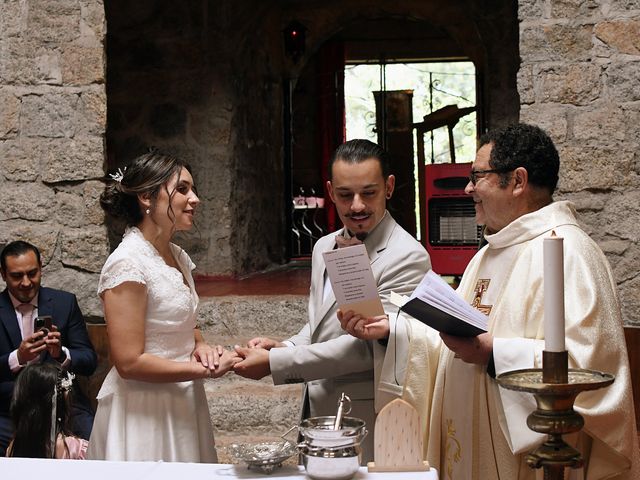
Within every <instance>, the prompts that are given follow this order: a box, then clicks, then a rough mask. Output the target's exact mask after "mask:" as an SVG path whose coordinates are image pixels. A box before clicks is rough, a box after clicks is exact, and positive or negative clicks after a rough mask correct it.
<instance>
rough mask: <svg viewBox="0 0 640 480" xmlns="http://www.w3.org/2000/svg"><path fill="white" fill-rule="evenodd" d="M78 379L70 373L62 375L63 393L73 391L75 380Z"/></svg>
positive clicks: (61, 385) (61, 386)
mask: <svg viewBox="0 0 640 480" xmlns="http://www.w3.org/2000/svg"><path fill="white" fill-rule="evenodd" d="M75 378H76V376H75V374H74V373H72V372H69V371H66V372H64V373H61V374H60V388H61V389H62V391H63V392H68V391H69V390H71V386H72V385H73V380H74V379H75Z"/></svg>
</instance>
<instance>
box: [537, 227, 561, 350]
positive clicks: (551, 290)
mask: <svg viewBox="0 0 640 480" xmlns="http://www.w3.org/2000/svg"><path fill="white" fill-rule="evenodd" d="M563 241H564V240H563V238H562V237H558V236H556V234H555V232H552V234H551V237H549V238H545V239H544V240H543V250H542V251H543V264H544V270H543V273H544V276H543V278H544V280H543V283H544V349H545V350H546V351H547V352H564V350H565V345H564V335H565V333H564V251H563Z"/></svg>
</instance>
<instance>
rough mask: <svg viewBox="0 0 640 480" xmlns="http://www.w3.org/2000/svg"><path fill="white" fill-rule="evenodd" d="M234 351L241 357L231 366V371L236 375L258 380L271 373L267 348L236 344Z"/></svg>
mask: <svg viewBox="0 0 640 480" xmlns="http://www.w3.org/2000/svg"><path fill="white" fill-rule="evenodd" d="M235 350H236V353H237V354H238V355H239V356H240V357H241V358H242V360H240V361H239V362H238V363H236V364H235V365H234V366H233V371H234V372H236V373H237V374H238V375H240V376H242V377H245V378H251V379H252V380H260V379H261V378H263V377H266V376H267V375H269V374H271V367H270V365H269V350H265V349H264V348H255V347H254V348H249V347H241V346H239V345H236V347H235Z"/></svg>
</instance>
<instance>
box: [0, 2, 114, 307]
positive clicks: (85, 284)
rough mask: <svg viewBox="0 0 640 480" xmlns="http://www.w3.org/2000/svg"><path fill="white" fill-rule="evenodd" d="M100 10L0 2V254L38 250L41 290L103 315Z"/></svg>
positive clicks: (98, 5)
mask: <svg viewBox="0 0 640 480" xmlns="http://www.w3.org/2000/svg"><path fill="white" fill-rule="evenodd" d="M104 35H105V22H104V7H103V5H102V1H100V0H28V1H20V0H1V1H0V244H5V243H7V242H9V241H11V240H15V239H24V240H28V241H31V242H33V243H34V244H36V245H37V246H38V247H40V248H41V250H42V254H43V261H44V265H45V268H44V272H45V273H44V275H45V276H44V284H45V285H48V286H51V287H58V288H63V289H66V290H70V291H73V292H76V293H77V294H78V296H79V298H80V302H81V304H82V306H83V309H84V311H85V313H87V314H88V315H99V311H100V308H99V305H98V299H97V297H96V295H95V289H96V285H97V276H98V275H97V274H98V273H99V272H100V269H101V267H102V262H103V261H104V258H105V257H106V255H107V254H108V244H107V241H106V232H105V228H104V226H103V223H104V222H103V215H102V211H101V209H100V207H99V205H98V202H97V198H98V195H99V193H100V192H101V191H102V187H103V184H102V183H101V181H100V180H101V178H102V177H103V176H104V166H103V165H104V158H105V157H104V154H105V149H104V133H105V125H106V96H105V65H104V62H105V56H104Z"/></svg>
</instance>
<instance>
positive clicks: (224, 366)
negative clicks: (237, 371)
mask: <svg viewBox="0 0 640 480" xmlns="http://www.w3.org/2000/svg"><path fill="white" fill-rule="evenodd" d="M240 360H242V358H240V356H239V355H238V354H237V353H236V352H235V351H234V350H224V349H223V352H222V355H220V364H219V365H218V366H217V367H216V369H215V370H214V371H213V372H211V373H212V375H211V376H212V377H214V378H218V377H221V376H222V375H224V374H225V373H227V372H228V371H229V370H231V369H232V368H233V366H234V365H235V364H236V363H238V362H239V361H240Z"/></svg>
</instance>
